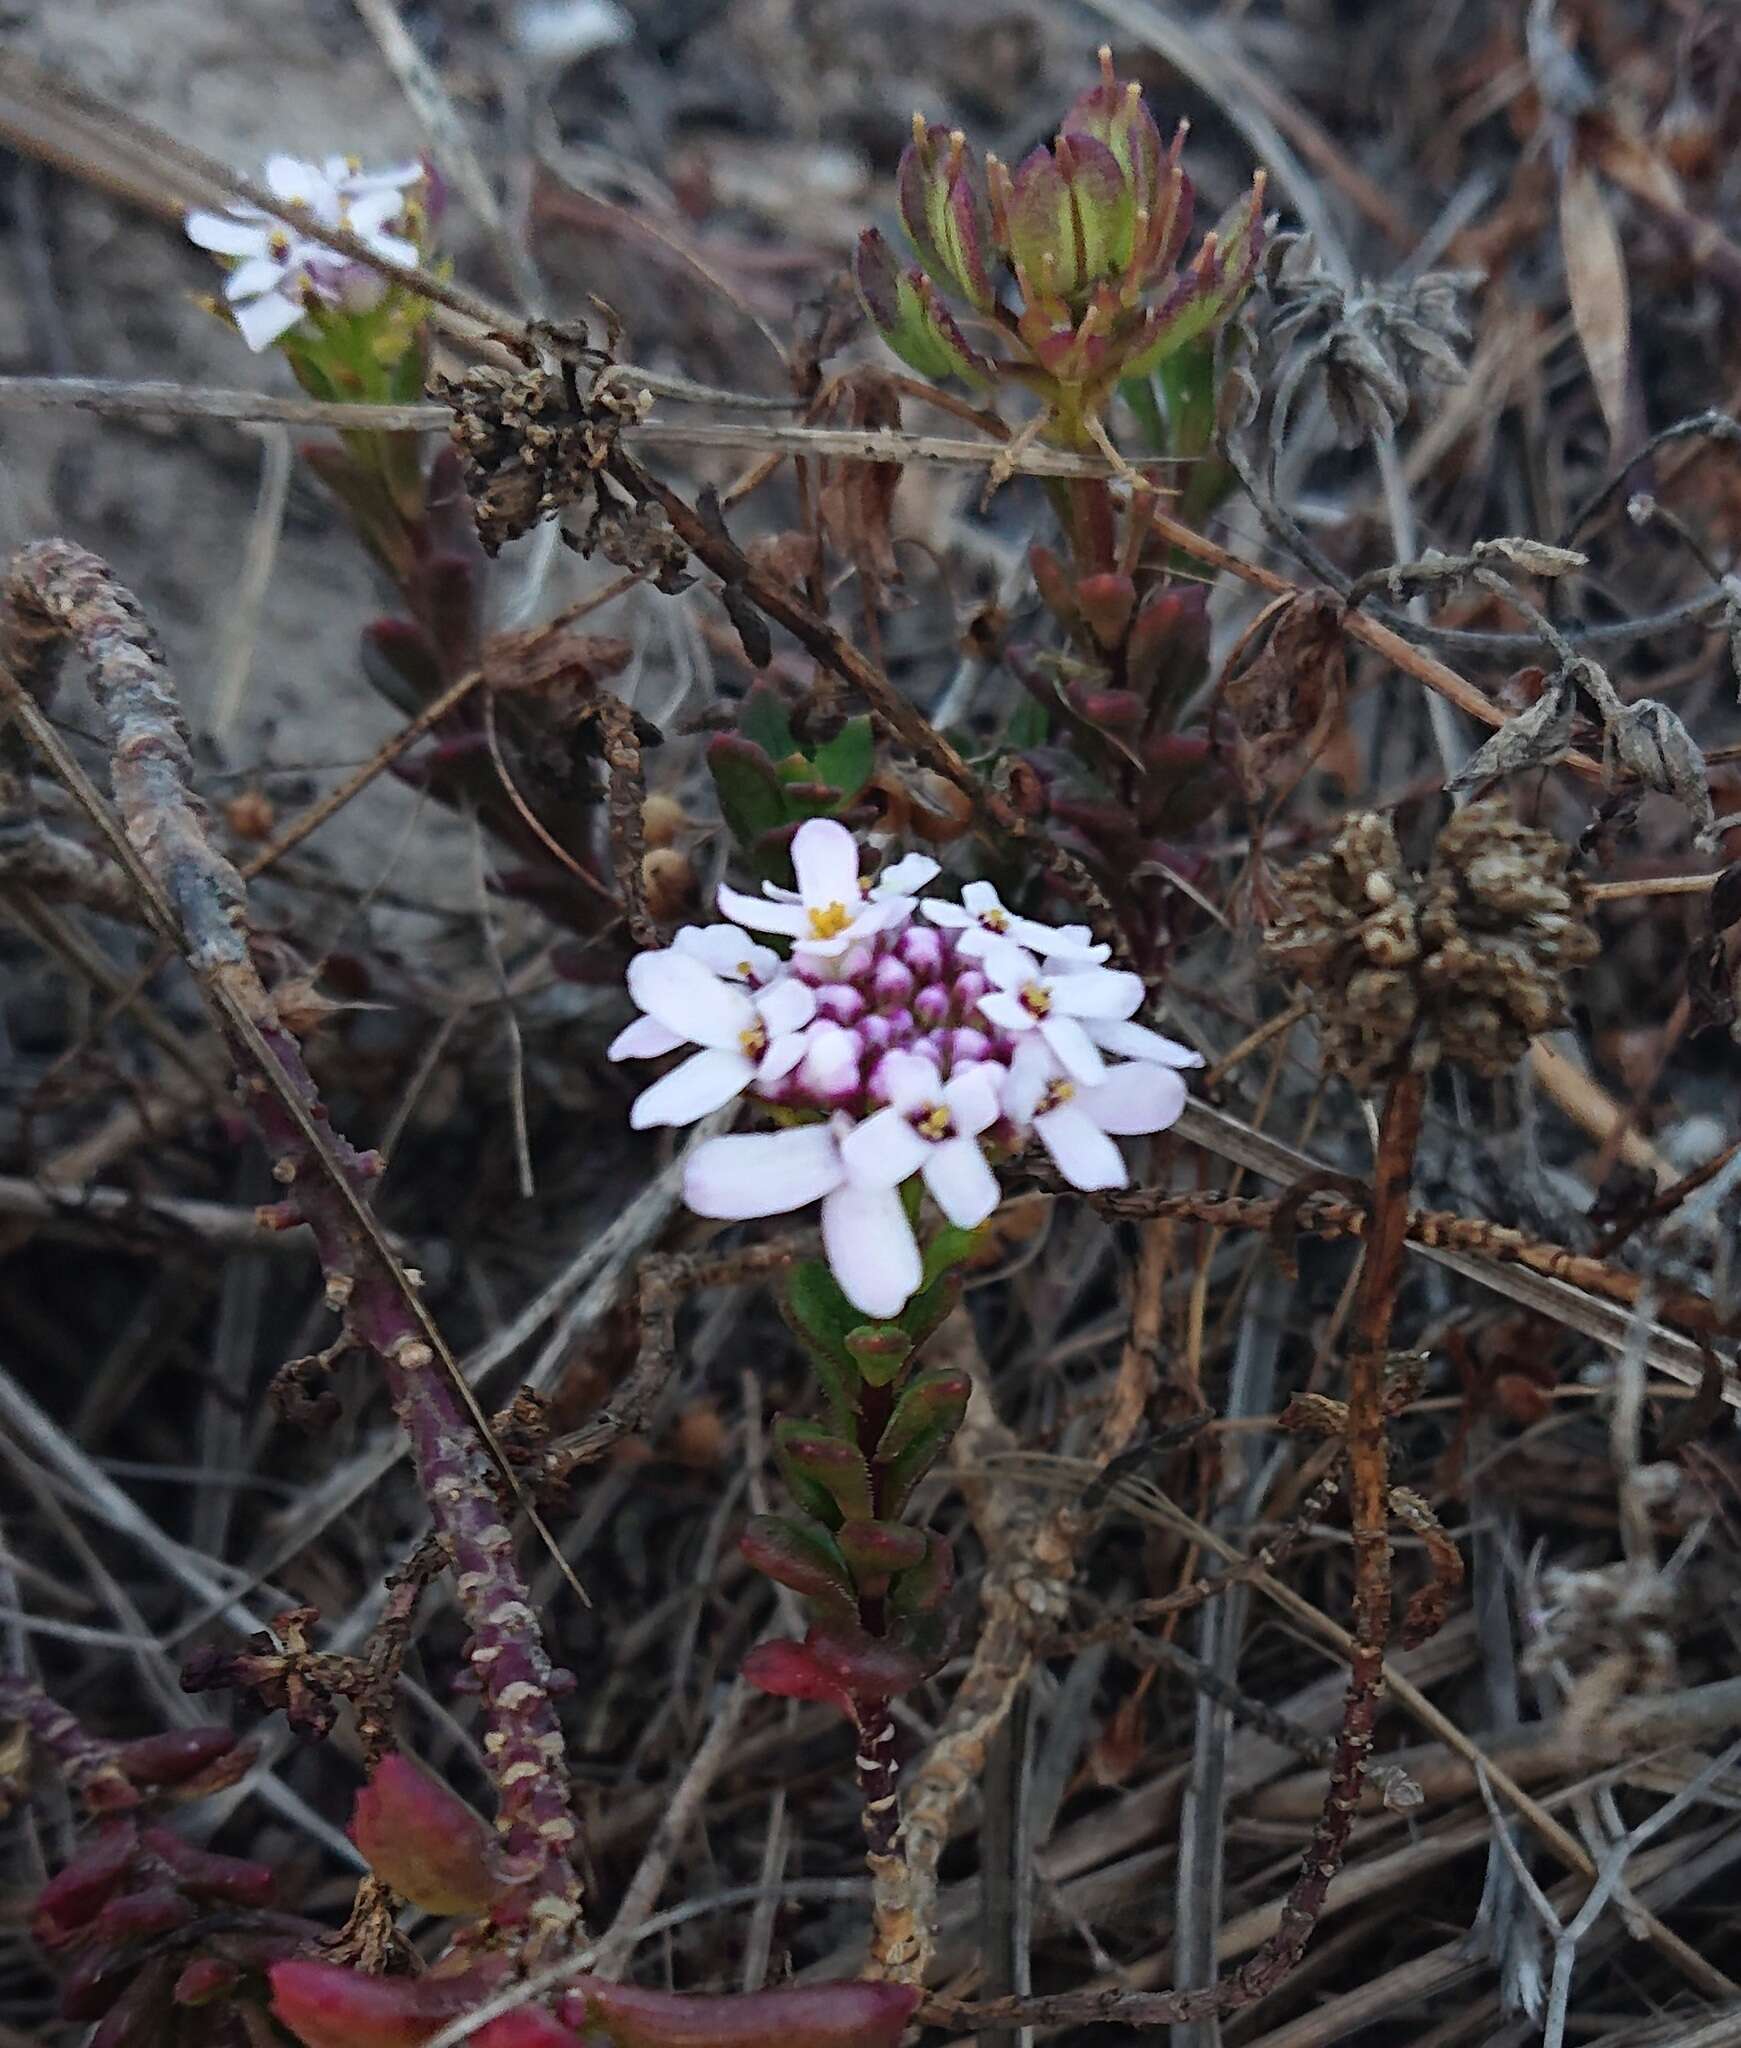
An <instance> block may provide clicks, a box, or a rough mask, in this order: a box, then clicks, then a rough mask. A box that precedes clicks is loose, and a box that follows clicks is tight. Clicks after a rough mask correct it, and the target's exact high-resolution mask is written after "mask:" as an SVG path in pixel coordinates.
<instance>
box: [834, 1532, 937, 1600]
mask: <svg viewBox="0 0 1741 2048" xmlns="http://www.w3.org/2000/svg"><path fill="white" fill-rule="evenodd" d="M835 1540H836V1541H837V1542H838V1543H839V1545H840V1553H841V1555H842V1556H843V1557H844V1558H845V1559H846V1561H847V1563H848V1565H849V1566H850V1567H851V1568H852V1575H853V1578H854V1579H855V1580H856V1581H857V1582H858V1584H859V1586H860V1588H861V1589H862V1588H863V1586H864V1583H865V1581H866V1580H867V1579H876V1578H887V1577H889V1576H890V1575H891V1574H892V1573H895V1572H910V1571H911V1570H912V1569H913V1567H914V1566H915V1565H917V1564H920V1563H922V1562H923V1561H924V1557H925V1532H924V1530H923V1529H915V1528H913V1527H912V1525H911V1524H910V1523H907V1522H879V1521H862V1522H843V1523H842V1524H841V1526H840V1529H839V1531H838V1532H837V1535H836V1539H835Z"/></svg>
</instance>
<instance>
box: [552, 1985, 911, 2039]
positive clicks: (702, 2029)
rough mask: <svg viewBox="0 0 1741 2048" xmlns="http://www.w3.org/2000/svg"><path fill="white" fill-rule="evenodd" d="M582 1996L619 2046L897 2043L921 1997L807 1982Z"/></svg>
mask: <svg viewBox="0 0 1741 2048" xmlns="http://www.w3.org/2000/svg"><path fill="white" fill-rule="evenodd" d="M576 1998H577V1999H578V1998H584V2000H585V2004H586V2010H587V2012H588V2013H589V2015H590V2016H591V2017H592V2018H593V2019H595V2020H596V2021H598V2022H599V2024H600V2025H602V2026H603V2027H604V2028H605V2030H606V2031H607V2032H608V2033H609V2035H610V2037H611V2039H612V2040H613V2041H615V2042H616V2043H617V2048H896V2043H897V2042H898V2041H899V2040H900V2038H901V2034H902V2031H903V2030H904V2029H905V2027H906V2024H907V2021H908V2019H909V2018H910V2017H911V2016H912V2011H913V2008H914V2006H915V2005H917V2004H918V2002H919V1994H918V1991H917V1990H916V1989H915V1988H914V1987H913V1986H912V1985H910V1984H804V1985H794V1986H791V1987H789V1988H787V1989H784V1990H779V1991H752V1992H744V1993H739V1994H738V1995H736V1996H721V1997H709V1996H700V1995H686V1994H684V1993H682V1992H676V1991H647V1990H643V1989H642V1988H641V1986H640V1985H638V1984H592V1983H588V1984H586V1985H583V1986H579V1987H577V1993H576ZM566 2009H567V2002H565V2010H566Z"/></svg>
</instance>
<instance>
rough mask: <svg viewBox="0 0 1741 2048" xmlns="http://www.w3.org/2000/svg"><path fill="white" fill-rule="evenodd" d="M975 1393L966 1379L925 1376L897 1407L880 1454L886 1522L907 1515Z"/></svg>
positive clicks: (942, 1374)
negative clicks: (905, 1511)
mask: <svg viewBox="0 0 1741 2048" xmlns="http://www.w3.org/2000/svg"><path fill="white" fill-rule="evenodd" d="M971 1389H972V1383H971V1382H970V1381H969V1380H968V1378H967V1376H966V1375H965V1374H964V1373H958V1372H949V1371H938V1372H930V1373H921V1374H920V1376H919V1377H918V1378H917V1379H915V1380H914V1381H913V1383H912V1385H911V1386H909V1387H907V1388H906V1389H905V1390H904V1391H903V1393H902V1394H901V1396H900V1398H899V1399H898V1400H897V1401H896V1403H895V1407H894V1412H893V1414H891V1415H890V1417H889V1420H888V1423H887V1425H886V1426H885V1427H884V1430H883V1433H882V1436H881V1437H880V1438H879V1440H878V1442H877V1448H876V1461H875V1462H876V1468H877V1475H878V1505H879V1506H880V1507H881V1509H882V1511H883V1514H884V1515H885V1516H892V1515H898V1514H899V1513H900V1512H901V1510H902V1509H903V1508H904V1507H905V1506H906V1504H907V1502H908V1500H909V1499H910V1498H911V1495H912V1491H913V1488H914V1487H915V1486H917V1485H918V1483H919V1481H920V1480H921V1479H922V1478H924V1476H925V1474H926V1473H927V1472H928V1471H929V1470H930V1469H931V1467H932V1465H933V1464H934V1463H935V1462H936V1460H937V1459H938V1457H939V1456H941V1454H942V1452H943V1451H944V1449H945V1448H946V1447H947V1445H948V1443H949V1440H950V1438H951V1437H953V1436H954V1434H955V1432H956V1431H957V1430H958V1429H959V1428H960V1427H961V1418H962V1417H963V1416H964V1415H965V1414H966V1413H967V1402H968V1396H969V1394H970V1392H971Z"/></svg>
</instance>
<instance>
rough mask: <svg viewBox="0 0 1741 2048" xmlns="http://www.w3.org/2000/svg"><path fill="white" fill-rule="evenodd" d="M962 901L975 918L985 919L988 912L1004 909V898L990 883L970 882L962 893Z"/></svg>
mask: <svg viewBox="0 0 1741 2048" xmlns="http://www.w3.org/2000/svg"><path fill="white" fill-rule="evenodd" d="M961 900H962V902H963V903H965V904H966V905H967V907H968V909H969V910H970V911H971V912H972V913H973V915H974V916H975V917H984V915H985V914H986V912H987V911H988V910H1002V909H1003V898H1002V897H1001V896H1000V895H999V894H998V893H997V891H996V889H994V888H993V887H992V885H991V883H990V882H969V883H968V885H967V887H966V888H965V889H963V890H962V892H961Z"/></svg>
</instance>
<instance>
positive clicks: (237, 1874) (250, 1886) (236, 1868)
mask: <svg viewBox="0 0 1741 2048" xmlns="http://www.w3.org/2000/svg"><path fill="white" fill-rule="evenodd" d="M139 1839H140V1841H141V1843H142V1844H143V1845H144V1847H145V1848H147V1849H149V1850H150V1851H151V1853H152V1855H154V1856H155V1857H157V1858H158V1859H159V1861H161V1862H164V1863H167V1864H168V1865H169V1867H170V1869H171V1870H173V1871H174V1872H175V1875H176V1877H177V1878H178V1879H179V1881H180V1883H181V1888H182V1890H183V1891H184V1892H186V1893H188V1894H189V1896H190V1897H192V1898H196V1899H205V1900H208V1901H210V1902H211V1903H212V1904H214V1905H221V1906H265V1905H269V1904H270V1903H271V1900H272V1895H273V1893H274V1892H275V1891H276V1890H277V1888H278V1873H277V1872H276V1871H275V1870H274V1869H273V1868H272V1866H271V1864H270V1863H255V1862H251V1861H249V1860H248V1859H247V1858H245V1857H241V1856H220V1855H217V1854H215V1853H214V1852H213V1851H212V1850H210V1849H196V1848H195V1847H194V1845H193V1844H192V1843H191V1842H184V1841H183V1840H182V1838H181V1837H180V1835H178V1834H177V1833H176V1832H175V1831H174V1829H173V1828H147V1829H146V1830H145V1832H144V1833H143V1834H142V1835H141V1836H140V1838H139Z"/></svg>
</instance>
